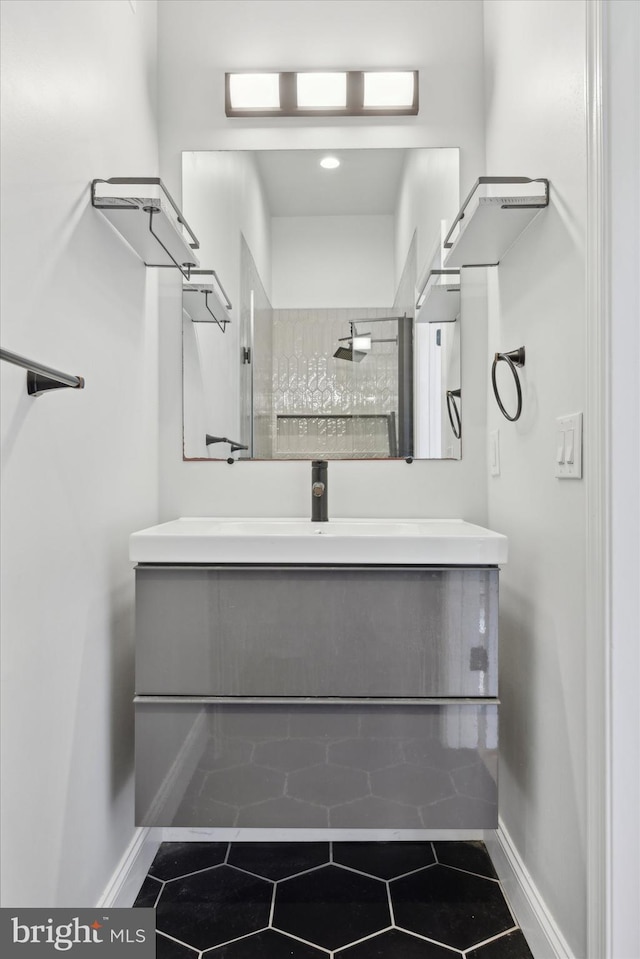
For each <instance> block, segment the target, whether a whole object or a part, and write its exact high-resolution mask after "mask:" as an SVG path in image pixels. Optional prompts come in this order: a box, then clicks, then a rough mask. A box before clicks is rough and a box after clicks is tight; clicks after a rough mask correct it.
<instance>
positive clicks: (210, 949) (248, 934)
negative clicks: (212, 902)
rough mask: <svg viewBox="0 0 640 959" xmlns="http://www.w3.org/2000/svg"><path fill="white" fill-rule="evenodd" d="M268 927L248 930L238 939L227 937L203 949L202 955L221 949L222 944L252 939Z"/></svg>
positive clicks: (227, 944)
mask: <svg viewBox="0 0 640 959" xmlns="http://www.w3.org/2000/svg"><path fill="white" fill-rule="evenodd" d="M267 929H268V926H263V927H262V929H254V930H253V932H247V933H245V935H244V936H238V937H237V938H236V939H225V941H224V942H218V943H216V945H215V946H210V947H209V948H208V949H203V950H202V956H203V957H205V956H207V955H209V953H211V952H213V950H214V949H221V948H222V946H229V945H231V943H233V942H242V940H243V939H250V938H251V936H255V935H257V933H259V932H266V930H267ZM176 941H177V940H176Z"/></svg>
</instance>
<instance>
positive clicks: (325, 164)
mask: <svg viewBox="0 0 640 959" xmlns="http://www.w3.org/2000/svg"><path fill="white" fill-rule="evenodd" d="M320 166H321V167H322V168H323V169H324V170H335V169H336V167H339V166H340V160H339V159H338V158H337V157H323V158H322V159H321V160H320Z"/></svg>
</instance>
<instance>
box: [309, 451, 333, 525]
mask: <svg viewBox="0 0 640 959" xmlns="http://www.w3.org/2000/svg"><path fill="white" fill-rule="evenodd" d="M328 520H329V464H328V462H327V461H326V460H312V462H311V522H312V523H326V522H328Z"/></svg>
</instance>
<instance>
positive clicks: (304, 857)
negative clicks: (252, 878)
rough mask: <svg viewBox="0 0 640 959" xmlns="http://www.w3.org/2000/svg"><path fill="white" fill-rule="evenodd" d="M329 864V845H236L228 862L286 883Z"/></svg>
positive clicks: (278, 843) (232, 847) (281, 843)
mask: <svg viewBox="0 0 640 959" xmlns="http://www.w3.org/2000/svg"><path fill="white" fill-rule="evenodd" d="M329 860H330V850H329V843H328V842H234V843H231V849H230V851H229V858H228V860H227V861H228V863H229V865H230V866H239V867H240V868H241V869H246V870H247V872H252V873H254V874H255V875H256V876H263V877H264V878H265V879H286V878H287V877H288V876H296V875H297V874H298V873H300V872H305V871H306V870H307V869H313V868H314V866H322V865H323V864H324V863H328V862H329Z"/></svg>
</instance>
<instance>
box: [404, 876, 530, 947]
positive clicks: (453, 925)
mask: <svg viewBox="0 0 640 959" xmlns="http://www.w3.org/2000/svg"><path fill="white" fill-rule="evenodd" d="M390 888H391V901H392V903H393V912H394V916H395V921H396V925H397V926H400V927H401V928H402V929H406V930H407V931H408V932H417V933H418V934H419V935H421V936H426V937H427V938H428V939H434V940H435V941H436V942H440V943H442V944H443V945H446V946H453V948H454V949H462V950H465V949H470V948H471V947H472V946H474V945H477V944H478V943H480V942H483V941H484V940H485V939H490V938H491V937H492V936H498V935H499V934H500V933H501V932H506V931H507V930H508V929H512V928H513V926H514V925H515V923H514V921H513V917H512V915H511V913H510V911H509V907H508V906H507V904H506V902H505V899H504V896H503V895H502V891H501V889H500V886H499V884H498V883H497V882H496V881H495V880H492V879H482V878H481V877H479V876H472V875H469V874H468V873H464V872H460V871H459V870H457V869H450V868H449V867H448V866H440V865H436V866H431V867H430V868H429V869H424V870H421V871H420V872H414V873H412V874H411V875H410V876H405V877H404V878H403V879H393V880H392V881H391V883H390Z"/></svg>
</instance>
